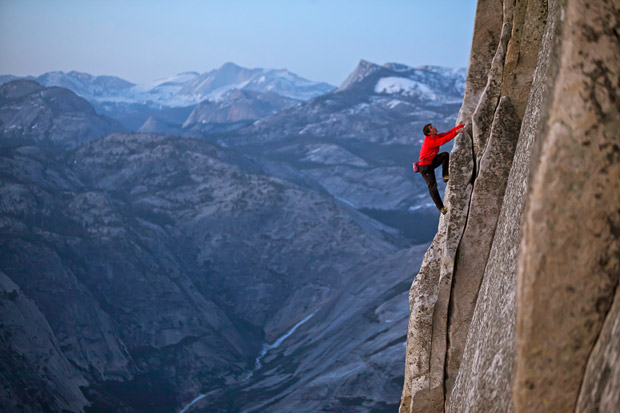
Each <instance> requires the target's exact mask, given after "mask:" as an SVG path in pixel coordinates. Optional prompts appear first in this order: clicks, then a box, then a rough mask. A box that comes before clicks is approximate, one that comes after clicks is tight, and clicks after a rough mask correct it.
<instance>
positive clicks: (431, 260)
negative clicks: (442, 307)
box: [399, 218, 446, 413]
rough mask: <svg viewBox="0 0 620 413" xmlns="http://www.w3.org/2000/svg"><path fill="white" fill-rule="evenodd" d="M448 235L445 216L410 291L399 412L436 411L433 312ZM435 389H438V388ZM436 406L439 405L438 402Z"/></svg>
mask: <svg viewBox="0 0 620 413" xmlns="http://www.w3.org/2000/svg"><path fill="white" fill-rule="evenodd" d="M445 236H446V221H445V219H443V218H442V219H441V220H440V222H439V228H438V231H437V234H436V235H435V238H434V240H433V242H432V244H431V246H430V247H429V249H428V251H426V254H425V255H424V260H423V262H422V266H421V268H420V272H419V273H418V275H417V276H416V277H415V279H414V280H413V284H412V285H411V289H410V291H409V307H410V314H411V315H410V317H409V326H408V333H407V350H406V358H407V363H406V364H405V382H404V386H403V395H402V398H401V405H400V409H399V412H401V413H406V412H411V411H413V409H414V406H416V409H418V410H419V411H428V412H433V411H437V410H436V409H435V410H433V409H434V407H433V405H432V403H431V401H432V400H433V399H435V398H436V397H432V396H431V387H430V364H431V363H430V360H431V337H432V336H433V313H434V308H435V303H436V302H437V287H438V285H439V263H440V259H441V255H442V250H443V243H444V240H445ZM434 391H435V392H436V391H437V389H435V390H434ZM435 407H436V406H435Z"/></svg>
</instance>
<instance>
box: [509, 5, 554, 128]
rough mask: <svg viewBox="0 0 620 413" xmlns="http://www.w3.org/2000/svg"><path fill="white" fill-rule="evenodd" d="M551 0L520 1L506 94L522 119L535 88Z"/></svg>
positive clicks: (510, 42) (511, 40)
mask: <svg viewBox="0 0 620 413" xmlns="http://www.w3.org/2000/svg"><path fill="white" fill-rule="evenodd" d="M547 7H548V4H547V0H526V1H523V0H522V1H518V2H517V4H516V8H515V12H514V16H515V17H514V23H513V26H512V34H511V36H510V41H509V42H508V50H507V51H506V59H505V64H504V75H503V79H502V91H501V94H502V96H510V100H511V102H512V104H513V106H514V107H515V110H516V112H517V115H518V116H519V119H523V115H524V114H525V107H526V104H527V101H528V97H529V94H530V88H531V87H532V80H533V75H534V69H535V68H536V62H537V60H538V51H539V49H540V42H541V40H542V36H543V32H544V29H545V23H546V21H547Z"/></svg>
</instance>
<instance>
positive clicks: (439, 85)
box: [336, 60, 467, 104]
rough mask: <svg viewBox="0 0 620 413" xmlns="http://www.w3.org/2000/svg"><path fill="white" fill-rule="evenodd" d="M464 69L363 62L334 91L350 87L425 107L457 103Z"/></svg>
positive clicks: (462, 83) (461, 87) (460, 95)
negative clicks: (427, 105) (419, 103)
mask: <svg viewBox="0 0 620 413" xmlns="http://www.w3.org/2000/svg"><path fill="white" fill-rule="evenodd" d="M466 74H467V69H465V68H459V69H449V68H443V67H439V66H420V67H417V68H413V67H410V66H406V65H403V64H400V63H386V64H384V65H383V66H379V65H377V64H374V63H371V62H367V61H365V60H362V61H361V62H360V63H359V65H358V66H357V68H356V69H355V70H354V71H353V73H351V74H350V75H349V77H347V79H346V80H345V81H344V82H343V83H342V85H340V87H339V88H338V89H337V90H336V92H343V91H346V90H350V89H352V88H354V89H358V90H365V91H366V92H368V93H376V94H380V95H394V96H395V97H397V98H398V97H403V98H407V99H409V100H410V99H414V100H416V101H420V102H424V103H425V104H446V103H460V102H461V100H462V96H463V93H464V91H465V76H466Z"/></svg>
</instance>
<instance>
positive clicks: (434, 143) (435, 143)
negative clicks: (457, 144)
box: [418, 125, 463, 165]
mask: <svg viewBox="0 0 620 413" xmlns="http://www.w3.org/2000/svg"><path fill="white" fill-rule="evenodd" d="M462 127H463V125H458V126H457V127H455V128H452V129H450V130H449V131H448V132H445V133H438V134H437V136H426V137H425V138H424V143H422V149H420V162H418V165H430V164H432V163H433V159H434V158H435V156H437V153H438V152H439V147H440V146H441V145H443V144H444V143H446V142H450V141H451V140H452V139H453V138H454V137H455V136H456V134H457V133H459V129H461V128H462Z"/></svg>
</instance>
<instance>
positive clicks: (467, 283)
mask: <svg viewBox="0 0 620 413" xmlns="http://www.w3.org/2000/svg"><path fill="white" fill-rule="evenodd" d="M520 126H521V122H520V120H519V117H518V116H517V114H516V112H515V109H514V107H513V106H512V104H511V102H510V98H508V97H507V96H504V97H502V98H501V100H500V103H499V105H498V108H497V111H496V113H495V117H494V120H493V125H492V127H491V134H490V137H489V143H488V149H487V150H486V151H485V154H484V157H483V159H482V160H481V161H480V167H481V169H480V175H479V176H478V178H477V179H476V181H475V184H474V188H473V192H472V196H471V206H470V208H469V214H468V217H467V223H466V226H465V231H464V234H463V237H462V240H461V242H460V244H459V247H458V251H457V254H456V261H455V268H454V274H453V280H452V291H451V296H450V304H449V311H448V343H449V345H448V348H447V350H448V353H447V362H446V377H445V382H446V394H448V395H449V394H450V392H451V391H452V387H453V384H454V380H455V378H456V374H457V373H458V369H459V365H460V362H461V358H462V355H463V348H464V347H465V340H466V338H467V332H468V330H469V324H470V321H471V317H472V314H473V311H474V307H475V304H476V299H477V297H478V289H479V287H480V283H481V281H482V275H483V273H484V269H485V267H486V263H487V258H488V256H489V251H490V249H491V243H492V241H493V236H494V234H495V226H496V224H497V220H498V217H499V213H500V209H501V207H502V201H503V197H504V192H505V189H506V184H507V181H508V175H509V173H510V169H511V166H512V158H513V156H514V153H515V149H516V146H517V141H518V138H519V130H520ZM448 401H449V399H448V400H447V402H448ZM446 410H447V409H446Z"/></svg>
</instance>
